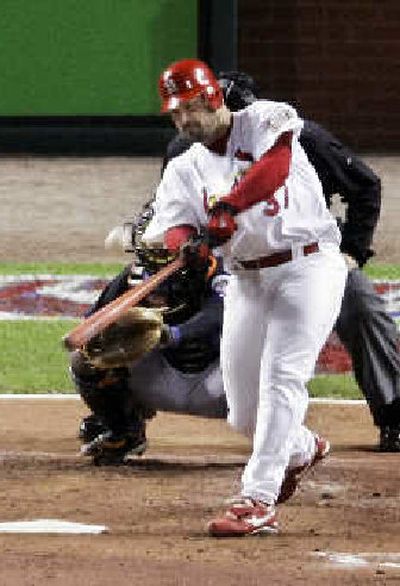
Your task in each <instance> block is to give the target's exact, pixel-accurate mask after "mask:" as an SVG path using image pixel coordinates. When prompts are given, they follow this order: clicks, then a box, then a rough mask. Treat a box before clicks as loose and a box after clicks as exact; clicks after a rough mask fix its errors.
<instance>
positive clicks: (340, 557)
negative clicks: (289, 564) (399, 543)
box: [313, 551, 400, 569]
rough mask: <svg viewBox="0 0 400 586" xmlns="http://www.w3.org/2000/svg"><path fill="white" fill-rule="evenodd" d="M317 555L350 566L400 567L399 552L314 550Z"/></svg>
mask: <svg viewBox="0 0 400 586" xmlns="http://www.w3.org/2000/svg"><path fill="white" fill-rule="evenodd" d="M313 555H314V556H315V557H319V558H323V559H325V560H326V561H327V562H330V563H331V564H332V565H336V566H343V567H348V568H354V567H359V568H361V567H371V566H374V567H375V566H378V567H380V568H396V569H398V568H400V554H399V553H385V552H379V553H372V552H368V553H340V552H324V551H318V552H313Z"/></svg>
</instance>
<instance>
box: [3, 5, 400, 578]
mask: <svg viewBox="0 0 400 586" xmlns="http://www.w3.org/2000/svg"><path fill="white" fill-rule="evenodd" d="M1 16H2V18H1V19H0V39H1V51H0V80H1V82H2V90H1V92H0V152H1V153H2V156H1V158H0V169H1V178H2V180H1V182H0V199H1V215H0V272H1V273H2V274H3V275H6V276H10V275H14V274H17V273H18V274H19V275H21V274H29V275H31V276H32V275H33V277H34V278H37V277H39V276H40V275H41V274H43V273H45V274H50V275H53V274H55V273H59V272H63V273H70V274H75V273H76V272H78V270H79V272H81V273H82V272H83V271H86V272H91V271H92V269H93V268H96V271H97V273H96V274H100V273H101V276H102V277H103V276H104V272H105V271H109V270H110V271H111V270H117V267H119V266H121V265H122V264H123V263H126V262H127V261H128V260H129V259H128V258H127V257H126V255H125V256H123V255H122V254H118V253H106V252H105V251H104V248H103V240H104V237H105V235H106V234H107V231H108V230H109V229H110V228H111V227H113V226H114V225H115V224H117V223H119V222H120V221H122V220H124V219H125V218H127V217H128V216H129V215H131V214H132V213H135V212H136V211H137V210H138V209H139V208H140V206H141V204H142V203H143V201H144V200H145V199H147V198H148V196H149V193H150V192H151V191H152V190H153V189H154V188H155V186H156V184H157V181H158V179H159V171H160V155H161V154H162V152H163V149H164V146H165V144H166V141H167V140H168V138H169V137H170V136H171V133H172V128H171V126H170V124H169V122H168V120H166V119H164V118H161V117H160V116H159V115H158V113H157V109H158V105H157V97H156V91H155V83H156V80H157V77H158V73H159V71H160V69H162V67H163V66H164V65H166V64H167V63H168V62H170V61H171V60H173V59H179V58H182V57H187V56H195V55H198V56H200V57H202V58H204V59H206V60H207V61H209V62H210V64H211V65H212V66H213V67H215V68H216V69H217V70H220V69H235V68H240V69H244V70H246V71H248V72H249V73H251V74H252V75H254V76H255V77H256V78H257V79H258V80H259V81H260V85H261V90H262V93H263V95H265V96H268V97H270V98H272V99H284V100H287V101H289V102H292V103H295V104H296V105H297V107H298V109H299V110H300V111H301V112H302V113H304V114H306V115H307V116H308V117H311V118H315V119H317V120H318V121H320V122H322V123H323V124H325V125H327V126H328V128H330V130H332V131H333V132H334V133H336V134H337V135H338V136H339V137H341V138H343V139H344V140H345V141H346V142H348V143H349V144H350V145H351V146H353V147H354V148H355V149H356V150H357V151H358V152H359V153H360V154H362V156H363V157H365V159H366V161H367V162H368V163H370V164H371V166H372V167H373V168H374V169H375V170H376V171H377V172H378V173H379V174H380V175H381V177H382V181H383V186H384V200H383V211H382V217H381V221H380V225H379V229H378V232H377V237H376V239H375V240H376V242H375V248H376V251H377V256H376V259H375V260H376V262H377V263H379V264H382V263H383V264H384V265H385V267H386V268H385V275H386V277H390V276H392V278H394V279H399V266H398V252H399V247H400V240H399V238H400V236H399V232H398V224H399V214H400V210H399V198H398V192H399V187H400V172H399V155H400V153H399V150H398V149H399V144H400V142H399V136H398V133H399V124H398V116H399V113H398V108H397V103H396V100H397V95H398V93H399V91H398V90H399V87H398V84H399V79H400V77H399V75H398V63H399V61H398V54H399V42H400V41H399V38H398V34H397V32H396V31H397V30H398V25H399V20H400V19H399V16H400V7H399V6H398V3H397V2H394V1H393V0H381V1H380V2H376V1H374V0H348V1H347V2H344V1H343V2H342V1H340V2H338V1H333V0H320V1H316V0H281V1H279V0H268V1H265V0H264V1H263V0H231V1H229V2H228V1H226V0H215V1H212V0H210V1H205V0H200V1H199V2H195V1H192V0H185V1H183V0H180V1H179V0H158V1H155V0H146V2H138V1H136V0H87V1H86V2H84V3H82V2H78V1H77V0H52V1H51V0H36V1H35V2H34V3H33V2H29V1H28V0H25V1H24V0H12V1H11V0H3V1H2V5H1ZM337 207H338V211H339V212H340V211H341V210H340V205H339V204H338V205H337ZM386 263H391V264H390V265H389V267H388V266H387V264H386ZM102 267H103V268H102ZM113 267H114V268H113ZM112 268H113V269H112ZM52 286H53V288H55V287H56V284H54V283H53V284H52ZM2 291H4V289H0V293H1V292H2ZM47 291H48V289H47ZM42 294H43V291H42ZM14 295H15V298H17V299H18V301H21V300H23V301H24V302H25V303H27V304H28V303H29V302H30V301H34V302H36V303H37V304H38V305H40V301H41V298H40V295H36V292H35V290H34V289H29V288H28V289H25V290H22V289H19V290H17V292H15V291H14ZM9 301H10V296H9V297H8V299H7V298H6V296H3V297H2V296H1V295H0V304H1V303H3V302H6V303H9ZM65 322H66V320H64V321H62V320H60V321H58V322H54V321H45V320H43V321H41V320H37V321H32V320H29V321H23V320H18V322H17V321H15V320H13V319H8V320H2V321H1V322H0V393H6V392H8V391H12V390H15V391H16V392H21V391H23V392H27V391H28V390H29V391H32V390H33V391H35V392H52V391H57V390H60V387H58V386H57V384H56V383H53V380H56V381H57V380H59V378H57V377H59V371H60V368H61V369H62V371H63V372H64V373H65V379H66V380H67V375H66V364H65V363H66V360H65V356H64V355H63V354H62V352H61V348H60V339H61V334H62V331H64V330H65V328H68V327H70V326H69V325H65ZM12 351H13V352H12ZM64 361H65V363H64ZM53 377H54V378H53ZM347 378H350V377H349V376H348V377H347ZM341 381H342V382H341V383H340V384H342V383H343V384H344V382H343V380H342V379H341ZM21 385H22V386H21ZM339 387H340V385H339ZM68 390H71V386H69V389H68ZM339 391H340V393H342V391H343V388H339ZM82 415H83V406H82V405H81V403H80V402H79V401H74V400H73V398H71V399H70V400H69V401H66V400H62V401H52V402H50V401H49V402H47V401H46V402H43V401H33V400H31V399H25V398H21V399H19V400H18V401H11V400H10V401H9V400H8V399H5V398H4V395H2V404H1V409H0V446H1V451H0V461H1V464H2V472H3V473H2V475H1V478H0V494H1V496H2V514H1V519H0V521H2V520H21V519H30V518H32V517H33V518H36V517H40V518H45V519H47V518H59V519H65V520H75V521H86V522H88V523H105V524H107V525H108V527H109V528H110V532H109V534H107V535H104V536H99V537H94V536H93V537H87V536H84V535H83V536H79V535H76V536H74V537H73V538H71V539H69V538H68V537H65V536H54V535H50V536H49V535H42V536H39V537H38V536H35V535H33V536H28V535H18V534H17V535H5V536H4V535H1V536H0V551H1V554H2V581H3V582H4V583H6V584H9V585H11V586H14V585H18V586H20V585H25V584H26V585H27V584H33V583H34V584H36V583H38V584H52V585H54V584H57V585H61V584H62V585H63V586H69V585H70V584H71V585H72V584H76V583H77V582H78V581H82V577H84V579H85V580H86V582H87V583H88V584H96V586H102V585H108V584H111V583H118V584H121V585H122V584H124V585H125V584H132V583H136V582H137V581H139V580H140V582H141V583H142V584H143V585H146V586H147V585H148V584H149V585H150V584H168V585H169V584H171V585H172V584H173V585H174V586H175V585H178V586H179V585H181V584H182V585H183V584H185V585H186V586H189V585H190V586H191V585H192V584H193V585H194V584H196V586H199V585H200V586H203V585H204V586H206V585H207V586H209V585H210V584H219V583H222V584H225V583H226V584H231V585H232V586H236V585H237V586H239V584H243V583H249V584H251V585H253V584H254V585H258V584H264V583H265V580H266V577H267V579H268V581H269V582H270V583H273V584H284V585H287V584H306V583H307V584H320V583H321V579H324V580H325V582H326V583H338V582H339V581H340V582H341V583H348V584H360V585H361V584H362V585H363V586H364V585H366V584H376V583H386V578H387V580H393V581H396V579H398V578H399V576H400V574H399V571H400V570H399V568H398V565H399V559H398V557H396V554H395V553H394V554H388V555H389V556H390V557H386V566H385V565H382V564H384V563H385V562H384V561H382V560H384V559H385V558H384V554H385V552H393V551H395V550H396V544H397V543H398V535H399V532H400V518H399V506H398V504H399V503H398V481H397V477H396V475H395V474H394V473H393V470H396V469H397V467H398V455H397V454H387V455H385V457H384V458H382V455H380V454H377V453H375V452H374V451H373V450H374V446H375V444H376V430H374V428H373V427H372V424H371V419H370V416H369V414H368V410H367V408H366V407H365V406H364V405H355V406H354V407H353V405H352V406H351V407H347V406H344V405H341V404H340V405H337V406H333V407H332V406H328V405H322V406H321V405H315V404H312V405H311V408H310V413H309V418H310V419H309V421H310V425H311V426H312V427H313V428H314V429H316V431H320V432H323V433H324V434H327V435H328V437H329V438H330V439H331V440H332V442H333V444H334V453H333V456H332V458H331V459H330V460H329V462H328V463H327V466H326V467H322V469H320V470H319V471H318V472H317V474H316V476H314V477H313V478H312V479H311V480H310V481H309V482H306V483H305V487H304V492H303V493H302V494H301V495H300V497H299V498H295V499H293V501H292V502H291V503H289V504H288V505H287V506H284V507H283V508H282V510H281V520H282V525H283V527H284V532H283V533H282V536H280V537H277V539H276V540H273V541H271V540H256V541H254V540H249V541H247V542H246V543H243V542H239V540H233V541H230V542H229V543H226V542H222V543H221V542H219V543H215V542H212V541H211V540H208V539H207V538H205V537H204V522H205V520H206V519H207V518H208V517H209V515H210V513H211V511H214V510H215V509H216V508H217V507H219V506H220V503H221V499H222V498H223V497H224V496H226V495H228V494H229V491H230V490H231V489H232V485H234V483H235V482H237V481H238V479H239V476H240V470H241V466H242V464H243V463H244V461H245V460H246V458H247V456H248V452H249V446H248V445H247V443H245V442H244V440H243V438H241V437H239V436H237V435H235V434H233V432H231V431H229V430H228V429H227V426H226V425H225V424H224V423H223V422H217V421H208V420H199V419H195V418H186V417H179V416H173V415H168V414H159V415H158V416H157V417H156V418H155V419H154V421H153V422H151V424H150V425H149V430H148V435H149V438H150V448H149V451H148V453H147V454H146V455H145V457H144V458H143V459H142V460H141V461H139V462H136V463H133V464H132V465H131V466H126V467H123V468H122V469H108V470H102V469H95V468H93V466H90V464H89V463H87V462H84V461H82V458H80V457H79V456H78V454H77V452H78V442H77V440H76V437H75V435H76V430H77V427H78V422H79V420H80V418H81V417H82ZM105 503H107V505H106V507H105V506H104V505H105ZM371 519H372V520H373V523H371ZM299 537H301V538H300V539H299ZM343 551H345V552H347V553H348V554H349V555H350V557H351V556H353V557H351V559H350V562H349V558H346V557H345V556H344V557H343V556H342V559H344V560H345V563H347V566H346V569H345V573H343V572H344V570H343V569H341V567H340V566H338V565H334V564H330V562H329V559H328V558H329V556H333V558H334V556H335V552H343ZM359 552H367V553H365V554H359ZM368 552H369V553H368ZM360 555H361V562H360V557H357V556H360ZM368 555H369V556H370V557H369V558H368ZM318 556H319V557H318ZM321 556H326V557H325V558H323V557H321ZM363 556H364V557H363ZM336 557H338V555H337V556H336ZM339 557H340V556H339ZM371 559H372V562H368V560H371ZM365 560H367V561H366V562H365ZM364 562H365V563H364ZM396 564H397V565H396Z"/></svg>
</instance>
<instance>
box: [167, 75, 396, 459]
mask: <svg viewBox="0 0 400 586" xmlns="http://www.w3.org/2000/svg"><path fill="white" fill-rule="evenodd" d="M219 83H220V85H221V87H222V89H223V92H224V97H225V102H226V104H227V106H228V108H229V109H230V110H231V111H236V110H240V109H241V108H244V107H246V106H248V105H249V104H250V103H251V102H253V101H254V100H256V99H257V97H258V88H257V86H256V84H255V82H254V80H253V79H252V78H251V77H250V76H248V75H247V74H244V73H241V72H225V73H220V75H219ZM300 143H301V145H302V147H303V148H304V150H305V152H306V154H307V156H308V158H309V160H310V161H311V162H312V164H313V165H314V167H315V169H316V171H317V173H318V176H319V178H320V181H321V184H322V188H323V192H324V195H325V199H326V201H327V205H328V207H331V205H332V197H333V196H334V195H335V194H339V195H340V198H341V200H342V201H343V202H344V203H345V204H347V209H346V217H345V220H344V221H341V222H340V224H341V231H342V243H341V250H342V252H343V254H344V255H345V257H346V260H347V263H348V265H349V275H348V279H347V284H346V289H345V293H344V298H343V303H342V309H341V313H340V315H339V318H338V320H337V323H336V332H337V334H338V336H339V338H340V340H341V341H342V343H343V344H344V346H345V347H346V349H347V351H348V352H349V354H350V356H351V358H352V361H353V369H354V375H355V378H356V381H357V383H358V385H359V387H360V389H361V391H362V393H363V394H364V396H365V399H366V400H367V403H368V405H369V408H370V411H371V414H372V417H373V421H374V424H375V425H376V426H377V427H378V428H379V429H380V439H379V446H378V447H379V449H380V450H381V451H382V452H400V355H399V345H398V344H399V338H398V331H397V327H396V324H395V323H394V321H393V320H392V319H391V318H390V316H389V315H388V314H387V313H386V311H385V307H384V303H383V301H382V299H381V297H380V296H379V295H378V294H377V293H376V292H375V290H374V288H373V286H372V284H371V282H370V281H369V280H368V278H367V277H366V276H365V275H364V274H363V272H362V271H361V270H360V269H361V268H362V267H363V266H364V265H365V263H366V262H367V261H368V259H369V258H370V257H371V256H373V254H374V253H373V251H372V250H371V248H370V246H371V243H372V237H373V233H374V230H375V228H376V224H377V222H378V218H379V213H380V206H381V182H380V179H379V178H378V177H377V176H376V175H375V174H374V173H373V171H372V170H371V169H370V168H369V167H368V166H367V165H366V164H365V163H363V162H362V161H361V160H360V159H359V158H358V157H357V156H356V155H355V154H354V153H353V152H352V151H351V150H350V149H349V148H348V147H346V146H345V145H343V144H342V143H341V142H340V141H339V140H338V139H337V138H336V137H335V136H333V135H332V134H331V133H330V132H328V131H327V130H326V129H325V128H323V127H322V126H320V125H319V124H317V123H315V122H313V121H311V120H306V121H305V122H304V127H303V129H302V131H301V135H300ZM190 144H191V143H190V141H189V140H188V139H186V138H185V137H183V136H179V135H177V136H176V137H174V138H173V139H172V140H171V142H170V143H169V145H168V147H167V153H166V157H165V159H164V162H163V168H165V166H166V164H167V163H168V161H169V160H171V159H172V158H174V157H175V156H177V155H179V154H181V153H182V152H184V151H185V150H186V149H187V148H188V147H189V146H190Z"/></svg>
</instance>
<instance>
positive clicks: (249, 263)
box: [237, 242, 319, 270]
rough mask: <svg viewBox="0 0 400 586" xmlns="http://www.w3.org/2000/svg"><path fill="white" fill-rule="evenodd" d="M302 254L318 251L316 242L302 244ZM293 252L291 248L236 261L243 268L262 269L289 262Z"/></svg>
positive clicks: (306, 254)
mask: <svg viewBox="0 0 400 586" xmlns="http://www.w3.org/2000/svg"><path fill="white" fill-rule="evenodd" d="M300 250H302V252H303V256H308V255H309V254H313V253H314V252H318V251H319V246H318V242H313V243H312V244H306V245H305V246H303V248H302V249H300ZM293 258H294V257H293V253H292V251H291V250H284V251H282V252H276V253H275V254H270V255H269V256H262V257H260V258H256V259H254V260H239V261H237V262H238V263H239V265H240V266H241V267H242V268H244V269H250V270H252V269H253V270H254V269H264V268H266V267H277V266H278V265H281V264H283V263H285V262H289V261H291V260H293Z"/></svg>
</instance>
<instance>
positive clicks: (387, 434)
mask: <svg viewBox="0 0 400 586" xmlns="http://www.w3.org/2000/svg"><path fill="white" fill-rule="evenodd" d="M378 449H379V451H380V452H400V425H399V426H397V427H389V426H387V427H382V428H381V433H380V438H379V446H378Z"/></svg>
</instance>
